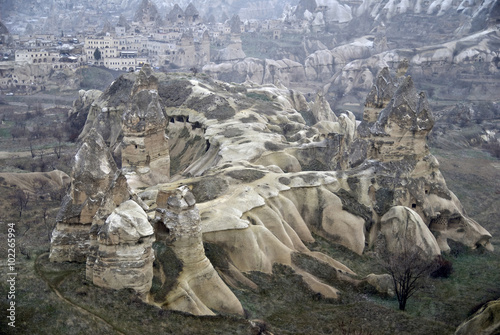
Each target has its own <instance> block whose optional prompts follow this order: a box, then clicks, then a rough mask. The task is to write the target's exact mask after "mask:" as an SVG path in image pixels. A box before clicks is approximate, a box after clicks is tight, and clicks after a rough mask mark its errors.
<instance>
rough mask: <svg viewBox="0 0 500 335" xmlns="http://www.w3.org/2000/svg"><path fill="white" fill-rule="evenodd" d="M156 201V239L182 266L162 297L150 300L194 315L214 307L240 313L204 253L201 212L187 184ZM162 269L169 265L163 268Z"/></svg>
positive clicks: (236, 302)
mask: <svg viewBox="0 0 500 335" xmlns="http://www.w3.org/2000/svg"><path fill="white" fill-rule="evenodd" d="M158 205H159V206H160V207H157V212H158V214H159V216H158V217H157V219H156V220H157V224H159V225H163V226H162V227H158V228H157V235H158V238H159V239H160V238H161V241H159V242H160V243H165V244H167V245H169V247H171V248H172V250H173V251H174V253H175V255H176V257H177V259H178V260H179V261H180V262H181V263H182V270H181V272H180V273H179V276H178V278H177V280H176V283H175V286H174V287H173V288H172V290H170V291H169V292H168V294H167V295H166V296H165V297H159V296H156V297H154V298H153V299H152V300H153V301H154V302H155V303H156V304H158V305H160V307H162V308H166V309H175V310H180V311H184V312H188V313H192V314H196V315H210V314H213V312H212V311H213V310H215V311H218V312H222V313H233V314H243V307H241V303H240V302H239V301H238V299H237V298H236V297H235V295H234V294H233V293H232V292H231V290H229V288H228V287H227V286H226V284H225V283H224V282H223V281H222V279H221V278H220V277H219V275H218V274H217V272H216V271H215V269H214V267H213V266H212V264H211V263H210V261H209V260H208V258H207V257H206V256H205V250H204V248H203V241H202V234H201V220H200V215H199V212H198V209H197V208H196V200H195V198H194V196H193V194H192V193H191V191H190V190H189V188H188V187H187V186H182V187H179V188H178V189H176V190H175V191H174V193H173V194H172V195H171V196H169V197H168V198H167V199H166V203H165V204H163V205H162V204H158ZM161 207H165V208H161ZM162 232H163V234H162ZM161 271H165V272H168V271H170V269H165V268H162V269H161ZM160 277H165V275H162V276H161V275H160ZM162 284H165V283H162Z"/></svg>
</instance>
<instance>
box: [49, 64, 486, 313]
mask: <svg viewBox="0 0 500 335" xmlns="http://www.w3.org/2000/svg"><path fill="white" fill-rule="evenodd" d="M402 72H404V71H402ZM375 82H376V84H375V86H374V87H373V88H372V93H371V94H370V95H369V97H368V99H367V101H366V103H365V106H366V115H365V117H364V118H363V121H361V122H360V121H357V120H356V119H355V117H354V115H353V114H352V113H350V112H346V113H343V114H341V115H338V116H337V115H334V114H333V112H332V111H331V108H330V107H329V106H328V103H327V102H326V101H325V100H324V99H323V97H322V95H321V94H319V95H318V96H317V97H316V98H315V99H314V101H311V102H308V101H307V100H306V99H305V97H304V96H303V95H302V94H300V93H299V92H296V91H293V90H289V89H286V88H285V87H283V86H282V85H281V84H277V85H265V86H260V85H256V84H254V83H252V82H250V81H248V82H246V83H245V84H228V83H224V82H220V81H214V80H212V79H209V78H207V77H203V76H191V77H189V76H187V75H167V74H164V73H153V72H152V71H151V69H150V68H148V67H145V68H143V70H141V72H139V73H136V74H132V73H128V74H126V75H124V76H123V77H121V78H119V79H117V80H116V81H115V82H114V83H113V84H112V85H111V87H110V88H109V89H108V90H106V91H105V92H104V93H102V95H101V96H99V97H97V98H96V100H95V102H94V103H93V104H90V105H93V106H98V108H97V107H96V108H94V109H92V110H91V112H89V116H88V119H87V124H86V126H85V127H84V129H83V133H82V136H85V135H86V134H89V133H91V134H98V135H96V136H94V137H95V138H101V139H102V141H100V142H99V143H101V144H100V145H101V146H102V147H103V148H104V147H106V148H109V149H107V150H108V151H107V152H108V154H106V155H107V156H106V157H108V159H111V158H109V157H111V155H110V154H109V151H111V152H113V154H114V159H115V160H116V161H118V162H119V163H121V170H119V171H120V172H119V173H118V174H117V173H116V171H118V169H117V168H116V167H114V168H113V169H110V170H109V171H108V172H109V175H107V174H103V177H102V178H104V180H106V182H104V181H101V179H102V178H101V177H100V178H101V179H99V178H94V179H89V183H90V184H92V185H94V184H95V185H94V186H91V189H92V190H94V189H95V190H99V192H101V193H102V194H103V195H102V199H103V200H102V201H100V202H98V204H99V206H100V207H99V208H100V210H99V211H97V210H96V211H94V212H93V213H90V214H92V215H94V216H93V217H91V216H90V214H88V215H87V214H86V215H85V217H86V218H85V222H86V224H87V226H86V227H89V226H90V223H92V229H90V232H89V231H88V230H87V234H90V236H91V238H90V241H91V243H90V247H89V246H88V245H87V246H85V245H83V246H82V248H83V249H85V248H86V247H87V249H88V248H90V251H89V250H83V251H86V252H87V254H88V258H87V276H88V277H91V278H93V281H94V283H96V284H98V285H101V286H106V287H113V285H110V284H107V283H110V282H113V281H115V283H117V282H118V279H117V278H118V277H117V276H118V274H117V272H116V271H115V270H113V269H117V268H119V267H120V266H123V271H125V272H124V273H127V271H129V274H130V276H131V277H134V276H136V278H137V280H130V281H127V280H125V278H124V279H123V281H121V282H123V283H125V284H124V287H125V286H126V287H132V288H134V289H136V290H137V291H138V292H140V293H141V294H142V295H143V297H144V299H145V300H146V301H148V302H150V303H152V304H155V305H157V306H160V307H162V308H170V309H177V310H181V311H184V312H189V313H193V314H197V315H201V314H212V313H213V311H219V312H224V313H237V314H241V313H242V308H241V304H240V303H239V301H238V300H237V299H236V298H235V296H234V295H233V294H232V293H231V291H230V289H229V288H228V286H233V287H240V288H241V287H249V288H255V286H256V285H255V283H253V282H252V281H251V280H250V279H249V278H248V277H246V276H245V273H247V272H250V271H261V272H265V273H272V269H273V264H276V263H280V264H285V265H287V266H289V267H291V268H292V269H293V270H294V271H295V272H296V273H297V274H299V275H300V276H301V277H302V278H303V281H304V283H305V284H306V285H307V286H308V287H309V288H310V289H311V290H313V291H314V292H317V293H318V294H320V295H322V296H324V297H328V298H337V297H339V296H340V295H341V294H342V292H341V290H339V288H338V287H334V286H335V285H333V284H332V283H331V282H330V283H328V282H325V281H324V280H322V279H320V277H321V273H318V272H317V271H316V272H315V270H314V269H317V268H318V267H321V268H323V269H328V273H329V277H331V278H334V279H335V282H338V281H343V282H345V283H347V284H348V285H351V284H352V285H359V284H360V283H364V284H366V285H371V286H373V287H374V288H375V289H378V290H381V291H384V292H386V293H390V292H389V291H390V290H389V289H388V287H387V285H386V284H384V283H385V282H386V280H385V279H384V278H385V277H383V276H381V275H371V276H368V277H366V278H360V277H358V276H357V275H356V273H354V272H353V271H352V270H350V269H349V268H348V267H346V266H345V265H343V264H341V263H340V262H338V261H336V260H335V259H333V258H331V257H329V256H328V255H326V254H324V253H321V252H319V251H315V250H314V249H313V248H312V247H311V246H312V245H314V242H315V241H316V238H317V237H318V236H319V237H321V238H322V239H325V240H328V241H329V243H335V244H339V245H342V246H344V247H345V248H348V249H350V250H351V251H353V252H355V253H357V254H360V255H361V254H364V253H366V252H372V251H376V247H377V245H378V242H379V241H380V240H381V239H383V241H384V243H385V244H384V245H385V246H386V247H387V248H388V249H391V250H393V251H394V250H397V248H398V243H399V241H398V236H399V235H400V234H399V232H401V231H404V230H405V229H406V230H407V231H409V232H411V234H412V236H414V237H415V241H416V243H417V244H418V245H419V247H420V248H421V249H422V250H423V251H424V252H425V253H426V254H427V255H428V256H429V259H431V258H433V257H435V256H436V255H438V254H439V253H441V252H443V251H448V250H449V246H448V242H447V241H448V240H450V239H451V240H454V241H456V242H459V243H462V244H464V245H466V246H469V247H471V248H476V247H478V246H483V247H485V248H491V244H490V238H491V235H490V234H489V233H488V232H487V231H486V230H484V229H483V228H482V227H481V226H480V225H479V224H477V223H476V222H475V221H473V220H472V219H470V218H468V217H467V216H466V215H465V213H464V211H463V209H462V207H461V205H460V202H459V201H458V199H457V198H456V197H455V196H454V195H453V193H452V192H450V191H449V190H448V188H447V186H446V183H445V180H444V178H443V177H442V175H441V173H440V172H439V163H438V162H437V160H436V159H435V158H434V157H433V156H432V155H431V154H430V152H429V150H428V148H427V144H426V137H427V135H428V133H429V131H430V130H431V129H432V126H433V123H434V121H433V117H432V114H431V111H430V109H429V105H428V103H427V100H426V97H425V95H423V94H421V93H418V92H417V91H416V89H415V87H414V85H413V82H412V79H411V78H410V77H404V75H403V74H402V73H399V74H397V76H393V75H391V73H390V71H389V70H384V71H382V72H381V73H380V76H379V78H378V79H377V80H376V81H375ZM118 116H119V117H118ZM98 120H101V121H98ZM111 120H117V121H116V122H118V125H116V124H114V123H113V122H111ZM306 120H307V121H306ZM103 125H107V126H106V127H104V126H103ZM164 134H166V135H167V136H168V137H169V140H168V141H166V140H165V141H163V139H165V137H164ZM99 136H100V137H99ZM148 141H150V142H148ZM148 143H149V144H148ZM136 145H137V147H136ZM94 151H95V152H96V154H95V155H97V156H96V157H101V156H102V155H104V154H103V152H106V151H105V150H102V151H99V150H94ZM158 154H159V156H158ZM80 155H81V154H80ZM99 155H101V156H99ZM148 156H149V158H148ZM166 157H168V160H167V158H166ZM90 160H91V158H90V157H89V162H90ZM77 161H78V160H77ZM98 161H99V162H101V161H103V160H102V159H100V160H98ZM167 162H169V164H168V163H167ZM87 164H90V163H87ZM92 164H93V163H92ZM92 164H90V165H89V166H88V168H95V166H94V165H92ZM109 164H111V163H109ZM111 165H112V164H111ZM111 165H110V166H111ZM119 165H120V164H119ZM78 166H80V165H78ZM97 166H100V165H99V164H97ZM83 167H86V165H84V166H83ZM111 175H112V176H113V178H112V177H111ZM115 175H116V177H115ZM78 176H79V174H77V173H75V174H74V176H73V177H74V178H75V179H74V182H73V184H74V185H76V184H77V183H78V182H79V179H78V178H77V177H78ZM160 177H161V178H160ZM106 178H107V179H106ZM155 178H157V179H155ZM162 178H166V179H162ZM110 182H111V184H110ZM104 186H105V187H104ZM89 187H90V186H89ZM91 193H92V192H90V193H89V194H91ZM85 194H86V193H85ZM120 194H121V195H122V196H121V198H120V196H119V195H120ZM136 194H137V195H136ZM86 197H89V195H86ZM78 199H79V198H78ZM85 199H86V198H85ZM131 199H132V200H133V203H135V204H137V205H139V206H140V208H141V209H142V211H144V213H143V212H141V210H139V209H137V206H135V205H134V206H133V207H134V208H136V210H134V213H136V214H137V215H138V216H134V217H136V218H137V220H136V221H135V222H141V224H140V226H141V227H143V226H147V225H146V223H145V221H144V219H145V218H147V219H148V220H149V221H150V222H152V223H153V230H154V231H155V236H156V241H157V242H155V244H154V245H153V248H154V250H155V253H156V256H157V258H156V259H155V260H154V267H153V277H152V279H151V282H150V278H151V273H150V272H149V270H147V269H146V268H147V267H148V266H151V259H152V258H151V254H150V253H149V251H148V250H150V249H149V244H148V243H150V241H151V236H150V235H149V230H148V234H142V233H140V231H142V230H140V229H138V228H137V227H136V228H134V229H136V230H137V231H136V230H134V229H132V228H131V226H130V224H129V223H128V222H129V221H128V219H127V218H129V217H130V215H132V213H129V214H127V212H128V209H127V208H129V207H127V206H124V205H123V204H125V203H127V204H130V201H131ZM79 201H80V202H78V204H80V203H81V201H83V200H79ZM85 213H86V212H85ZM139 214H140V215H139ZM144 214H145V215H146V216H144ZM139 217H140V219H139ZM77 221H78V222H80V221H82V222H83V220H81V219H79V218H76V219H75V222H77ZM118 223H120V224H118ZM80 225H81V224H80ZM403 226H404V227H403ZM60 227H62V226H61V225H59V226H58V228H57V229H56V231H55V233H54V235H57V234H59V231H60ZM111 227H115V228H116V229H114V230H113V229H111ZM134 227H135V226H134ZM403 228H404V229H403ZM110 229H111V231H114V232H118V233H117V234H118V236H121V235H122V233H121V231H122V230H124V231H127V232H128V231H134V232H136V233H137V234H136V233H134V234H135V235H134V236H135V237H136V238H135V240H134V241H132V240H131V239H128V237H127V239H124V240H123V241H122V240H121V239H118V240H116V241H115V240H114V239H112V238H111V237H109V236H113V234H112V232H111V231H110ZM82 231H83V230H82ZM110 234H111V235H110ZM68 236H69V235H68ZM123 236H125V235H123ZM127 236H128V235H127ZM141 241H142V242H141ZM56 242H57V239H54V241H53V249H54V250H56V249H57V248H60V247H58V245H60V243H59V244H57V243H56ZM146 242H147V243H146ZM204 243H205V244H206V245H207V246H209V248H211V249H210V250H211V252H212V253H214V250H216V251H217V252H216V255H217V257H216V258H212V259H211V260H209V259H208V258H207V257H206V256H205V250H206V249H205V247H204ZM127 246H130V254H128V253H127V251H126V250H128V249H127ZM60 250H62V249H61V248H60ZM141 252H143V254H141ZM55 254H57V253H55ZM82 254H85V253H84V252H82ZM115 254H116V256H117V257H115ZM140 254H141V255H142V256H140ZM118 255H121V256H120V257H118ZM125 256H126V257H125ZM53 259H54V260H57V258H53ZM66 260H77V259H76V258H74V257H73V255H72V254H68V256H67V257H66ZM212 261H213V262H214V263H213V264H212ZM138 269H140V271H139V270H138ZM136 270H137V271H138V272H137V271H136ZM136 282H137V283H139V284H136ZM148 285H149V286H150V287H151V289H150V291H149V293H146V291H147V288H148V287H149V286H148ZM115 288H118V287H117V286H115Z"/></svg>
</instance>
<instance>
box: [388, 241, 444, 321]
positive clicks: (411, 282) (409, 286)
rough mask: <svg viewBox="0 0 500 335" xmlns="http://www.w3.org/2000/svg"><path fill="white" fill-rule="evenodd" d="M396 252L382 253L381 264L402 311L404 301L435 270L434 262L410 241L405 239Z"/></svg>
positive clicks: (404, 304) (404, 306) (404, 305)
mask: <svg viewBox="0 0 500 335" xmlns="http://www.w3.org/2000/svg"><path fill="white" fill-rule="evenodd" d="M405 242H406V243H403V244H402V247H401V249H400V250H398V252H392V253H389V252H387V253H384V254H383V255H382V258H381V260H382V261H381V263H382V266H383V267H384V268H385V270H386V271H387V272H388V273H389V275H390V276H391V278H392V282H393V285H394V292H396V296H397V298H398V302H399V309H400V310H402V311H404V310H405V309H406V303H407V302H408V299H410V298H411V297H412V296H413V294H415V292H417V291H418V290H419V289H421V288H422V287H423V284H424V283H423V281H424V279H426V278H428V277H429V275H430V274H431V272H432V271H434V270H435V267H436V262H435V260H433V259H429V257H428V256H427V255H426V254H425V253H424V252H423V250H422V249H421V248H420V247H418V246H416V245H415V244H414V243H412V242H411V241H405Z"/></svg>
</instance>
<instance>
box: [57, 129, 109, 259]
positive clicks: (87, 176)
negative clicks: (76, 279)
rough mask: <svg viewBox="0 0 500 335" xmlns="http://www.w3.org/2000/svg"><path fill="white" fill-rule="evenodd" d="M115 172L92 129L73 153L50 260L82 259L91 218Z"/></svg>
mask: <svg viewBox="0 0 500 335" xmlns="http://www.w3.org/2000/svg"><path fill="white" fill-rule="evenodd" d="M117 172H118V169H117V167H116V164H115V161H114V160H113V158H112V156H111V153H110V152H109V148H108V146H107V145H106V143H105V142H104V140H103V138H102V136H101V135H100V134H99V133H98V132H97V131H96V130H95V129H92V130H90V132H89V136H87V137H86V138H85V140H84V141H83V143H82V144H81V146H80V149H79V150H78V152H77V153H76V156H75V165H74V166H73V170H72V173H71V178H72V183H71V187H70V189H69V191H68V193H67V194H66V196H65V198H64V199H63V202H62V204H61V209H60V210H59V213H58V215H57V218H56V222H57V225H56V228H55V229H54V231H53V233H52V239H51V249H50V259H51V260H52V261H57V262H63V261H84V260H85V259H86V255H87V253H88V249H89V230H90V225H91V224H92V220H93V217H94V215H95V214H96V212H97V210H98V209H99V208H100V206H101V204H102V201H103V199H104V197H105V195H106V193H107V192H108V190H109V187H110V186H111V184H112V182H113V179H114V178H115V174H116V173H117Z"/></svg>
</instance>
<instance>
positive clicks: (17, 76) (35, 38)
mask: <svg viewBox="0 0 500 335" xmlns="http://www.w3.org/2000/svg"><path fill="white" fill-rule="evenodd" d="M304 21H305V22H307V20H305V19H304ZM0 25H1V26H0V42H1V43H0V50H2V59H1V61H0V89H2V90H4V91H5V92H7V91H9V92H10V91H17V92H18V93H33V92H37V91H42V90H44V89H45V87H44V83H45V82H46V80H47V77H48V76H49V75H51V74H52V73H53V72H54V71H58V70H59V71H61V70H66V69H72V70H75V69H77V68H79V67H84V66H100V67H105V68H108V69H112V70H117V71H136V70H139V69H140V68H141V67H142V65H143V64H145V63H149V64H150V65H151V66H152V67H154V68H156V69H160V68H161V69H163V70H177V69H184V70H193V69H198V68H201V67H202V66H203V65H204V64H207V63H209V62H210V61H216V62H223V61H234V60H238V59H243V58H245V57H246V55H245V53H244V52H243V51H242V47H241V43H242V42H241V37H240V35H241V33H242V32H256V31H258V32H261V33H264V35H267V36H269V38H273V39H279V38H280V37H281V32H282V31H283V30H290V31H292V30H297V31H302V30H303V29H304V26H307V24H306V23H303V24H302V23H301V24H298V25H297V26H296V27H291V26H289V25H286V24H284V23H283V21H282V20H265V21H259V20H247V21H245V22H242V21H241V20H240V19H239V17H238V16H237V15H235V16H233V18H231V19H226V20H225V21H224V22H222V23H221V22H215V19H214V18H213V16H212V17H211V18H209V19H208V20H204V19H202V18H201V17H200V15H199V13H198V10H197V9H196V8H195V6H194V5H193V4H192V3H191V4H189V5H188V6H187V7H186V8H185V9H184V10H183V9H182V8H181V7H180V6H179V5H175V6H174V8H173V9H172V10H171V11H170V12H168V13H167V15H166V16H165V17H161V16H160V15H159V14H158V10H157V8H156V6H155V5H154V3H152V2H151V1H149V0H144V1H143V2H142V4H141V5H140V7H139V8H138V10H137V12H136V14H135V16H134V19H133V21H129V20H126V19H125V18H124V17H123V16H120V18H119V20H118V23H117V24H116V25H115V26H111V25H110V24H106V25H105V26H104V27H103V29H102V30H101V31H98V30H99V29H97V28H96V27H95V26H94V27H91V26H89V27H87V29H86V31H84V32H79V33H76V34H68V35H66V34H64V33H61V35H55V34H29V35H19V34H10V33H9V31H8V29H7V28H6V27H5V25H3V24H2V23H1V22H0ZM266 33H267V34H266ZM214 50H215V51H216V52H214ZM217 50H219V52H217ZM195 71H196V70H195Z"/></svg>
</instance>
